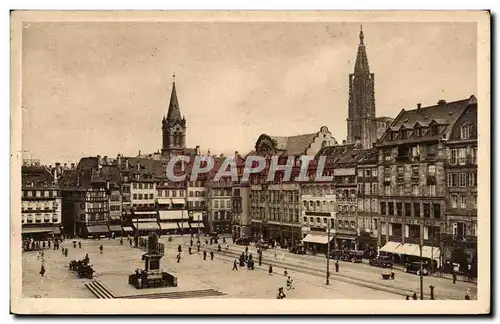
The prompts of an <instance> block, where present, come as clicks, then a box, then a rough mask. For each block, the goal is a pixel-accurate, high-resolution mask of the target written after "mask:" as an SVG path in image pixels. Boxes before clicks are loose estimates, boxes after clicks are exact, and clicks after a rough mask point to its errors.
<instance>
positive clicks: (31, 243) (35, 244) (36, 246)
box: [23, 237, 63, 252]
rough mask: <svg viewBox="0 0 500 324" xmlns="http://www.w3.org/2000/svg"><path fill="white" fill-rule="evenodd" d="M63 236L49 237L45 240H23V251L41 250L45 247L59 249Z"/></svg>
mask: <svg viewBox="0 0 500 324" xmlns="http://www.w3.org/2000/svg"><path fill="white" fill-rule="evenodd" d="M62 241H63V239H62V238H58V237H55V238H49V239H43V240H35V239H33V238H29V239H25V240H23V251H25V252H27V251H40V250H43V249H50V248H51V247H53V248H54V250H59V243H60V242H62Z"/></svg>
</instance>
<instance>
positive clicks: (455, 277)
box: [451, 271, 457, 284]
mask: <svg viewBox="0 0 500 324" xmlns="http://www.w3.org/2000/svg"><path fill="white" fill-rule="evenodd" d="M451 276H452V278H453V283H454V284H456V283H457V272H456V271H453V273H452V274H451Z"/></svg>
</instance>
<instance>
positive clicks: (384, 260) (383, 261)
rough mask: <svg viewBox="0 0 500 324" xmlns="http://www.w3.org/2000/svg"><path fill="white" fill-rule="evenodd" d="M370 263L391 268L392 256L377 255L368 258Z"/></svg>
mask: <svg viewBox="0 0 500 324" xmlns="http://www.w3.org/2000/svg"><path fill="white" fill-rule="evenodd" d="M370 265H371V266H374V267H379V268H392V258H391V257H389V256H378V257H375V258H372V259H370Z"/></svg>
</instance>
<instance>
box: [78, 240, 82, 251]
mask: <svg viewBox="0 0 500 324" xmlns="http://www.w3.org/2000/svg"><path fill="white" fill-rule="evenodd" d="M78 248H79V249H81V248H82V241H78Z"/></svg>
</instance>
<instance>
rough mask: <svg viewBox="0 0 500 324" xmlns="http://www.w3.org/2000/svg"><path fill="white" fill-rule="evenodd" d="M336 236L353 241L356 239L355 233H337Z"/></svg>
mask: <svg viewBox="0 0 500 324" xmlns="http://www.w3.org/2000/svg"><path fill="white" fill-rule="evenodd" d="M335 237H336V238H337V239H339V240H348V241H353V240H355V239H356V236H355V234H352V235H349V234H336V235H335Z"/></svg>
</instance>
